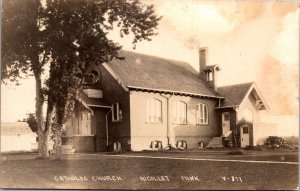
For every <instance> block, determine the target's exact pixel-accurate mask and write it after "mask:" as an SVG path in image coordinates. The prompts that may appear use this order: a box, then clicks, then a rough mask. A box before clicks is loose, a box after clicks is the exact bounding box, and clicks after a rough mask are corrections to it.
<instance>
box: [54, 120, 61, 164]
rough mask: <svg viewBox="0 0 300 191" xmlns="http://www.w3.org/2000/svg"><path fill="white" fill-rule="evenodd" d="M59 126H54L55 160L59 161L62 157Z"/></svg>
mask: <svg viewBox="0 0 300 191" xmlns="http://www.w3.org/2000/svg"><path fill="white" fill-rule="evenodd" d="M61 127H62V125H61V124H55V143H54V145H55V148H54V149H55V158H56V159H61V157H62V148H61V146H62V141H61Z"/></svg>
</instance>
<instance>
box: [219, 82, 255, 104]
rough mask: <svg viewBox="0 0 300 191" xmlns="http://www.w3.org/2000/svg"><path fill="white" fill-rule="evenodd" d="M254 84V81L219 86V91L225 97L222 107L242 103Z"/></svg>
mask: <svg viewBox="0 0 300 191" xmlns="http://www.w3.org/2000/svg"><path fill="white" fill-rule="evenodd" d="M252 85H253V82H250V83H243V84H236V85H230V86H223V87H219V88H218V92H219V93H220V94H221V95H222V96H224V97H225V101H224V102H223V104H222V107H229V106H238V105H240V104H241V103H242V101H243V99H244V98H245V96H246V94H247V93H248V91H249V89H250V88H251V86H252Z"/></svg>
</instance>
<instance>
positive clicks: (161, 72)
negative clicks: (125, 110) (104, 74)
mask: <svg viewBox="0 0 300 191" xmlns="http://www.w3.org/2000/svg"><path fill="white" fill-rule="evenodd" d="M119 56H121V57H125V59H124V60H120V59H114V60H112V61H111V62H109V63H108V64H107V65H108V67H109V68H110V69H111V70H112V71H113V72H115V73H116V74H117V76H118V77H119V78H120V80H121V81H122V82H123V83H124V85H125V86H127V87H128V86H134V87H142V88H149V89H151V88H152V89H156V90H169V91H172V92H174V91H177V92H186V93H191V94H199V95H204V96H208V97H210V96H211V97H220V95H219V94H218V93H217V92H216V91H215V90H214V89H213V88H212V87H211V86H210V85H209V84H208V83H207V82H206V81H204V80H202V79H201V78H200V77H199V73H198V72H197V71H196V70H195V69H194V68H192V66H190V65H189V64H188V63H185V62H180V61H175V60H169V59H164V58H158V57H154V56H149V55H144V54H138V53H133V52H129V51H120V53H119Z"/></svg>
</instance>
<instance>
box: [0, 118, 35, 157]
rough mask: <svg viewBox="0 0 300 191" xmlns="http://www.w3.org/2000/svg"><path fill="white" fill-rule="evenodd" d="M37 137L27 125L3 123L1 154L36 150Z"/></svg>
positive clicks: (22, 123)
mask: <svg viewBox="0 0 300 191" xmlns="http://www.w3.org/2000/svg"><path fill="white" fill-rule="evenodd" d="M36 137H37V134H36V133H33V132H32V131H31V129H30V128H29V126H28V125H27V123H24V122H18V123H2V124H1V152H14V151H33V150H36Z"/></svg>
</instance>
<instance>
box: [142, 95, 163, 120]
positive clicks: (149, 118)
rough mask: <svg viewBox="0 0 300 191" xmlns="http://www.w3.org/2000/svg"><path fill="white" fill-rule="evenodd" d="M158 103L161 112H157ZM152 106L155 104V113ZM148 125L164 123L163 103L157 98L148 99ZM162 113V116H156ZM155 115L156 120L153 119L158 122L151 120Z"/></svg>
mask: <svg viewBox="0 0 300 191" xmlns="http://www.w3.org/2000/svg"><path fill="white" fill-rule="evenodd" d="M156 103H159V108H160V110H158V111H157V108H156ZM152 104H154V111H152V110H151V109H152ZM146 109H147V111H146V123H162V122H163V119H162V117H163V113H162V101H161V100H159V99H156V98H149V99H147V101H146ZM157 112H158V113H160V116H156V114H157ZM152 113H154V116H153V117H154V118H153V119H156V120H151V118H152V116H151V114H152Z"/></svg>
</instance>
